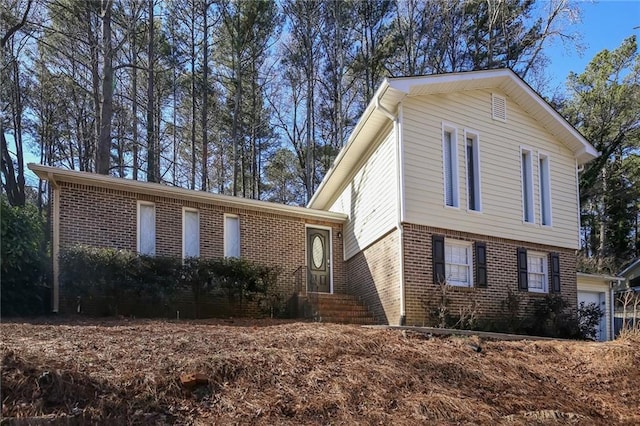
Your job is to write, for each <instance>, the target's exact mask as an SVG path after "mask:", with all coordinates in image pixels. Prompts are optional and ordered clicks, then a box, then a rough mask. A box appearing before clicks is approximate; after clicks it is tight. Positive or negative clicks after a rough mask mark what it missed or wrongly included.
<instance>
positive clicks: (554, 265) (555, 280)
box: [549, 253, 560, 293]
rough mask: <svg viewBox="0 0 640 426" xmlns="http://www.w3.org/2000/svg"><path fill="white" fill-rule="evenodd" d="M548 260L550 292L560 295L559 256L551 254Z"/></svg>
mask: <svg viewBox="0 0 640 426" xmlns="http://www.w3.org/2000/svg"><path fill="white" fill-rule="evenodd" d="M549 258H550V261H551V262H550V263H551V291H552V292H553V293H560V255H559V254H558V253H551V254H550V255H549Z"/></svg>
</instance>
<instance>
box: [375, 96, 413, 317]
mask: <svg viewBox="0 0 640 426" xmlns="http://www.w3.org/2000/svg"><path fill="white" fill-rule="evenodd" d="M376 109H378V110H379V111H380V112H382V113H383V114H384V115H385V116H386V117H387V118H388V119H389V120H391V121H393V132H394V137H395V142H396V143H395V146H396V152H395V154H396V172H397V176H398V179H397V191H396V192H397V198H396V207H397V212H396V219H397V223H396V229H397V230H398V263H399V265H398V268H399V271H398V274H399V281H400V288H399V290H400V318H399V319H398V324H399V325H405V323H406V318H407V314H406V304H405V294H404V293H405V292H404V229H403V227H402V220H403V217H404V214H403V213H404V197H403V194H404V185H403V177H404V173H403V170H402V165H403V159H402V146H401V144H402V137H401V136H402V103H399V104H398V115H394V114H392V113H391V111H389V110H388V109H386V108H385V107H384V106H382V104H381V103H380V97H379V96H377V97H376Z"/></svg>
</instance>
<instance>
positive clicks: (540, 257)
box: [518, 248, 560, 293]
mask: <svg viewBox="0 0 640 426" xmlns="http://www.w3.org/2000/svg"><path fill="white" fill-rule="evenodd" d="M548 257H549V258H550V259H551V267H552V271H551V275H552V279H553V288H552V289H551V290H552V291H553V292H560V261H559V256H558V254H557V253H551V254H550V255H549V256H548ZM548 257H547V254H545V253H537V252H527V250H526V249H525V248H518V288H519V289H520V290H523V291H530V292H534V293H547V292H548V291H549V270H548V268H549V261H548Z"/></svg>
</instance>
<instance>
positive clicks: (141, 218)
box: [137, 201, 156, 256]
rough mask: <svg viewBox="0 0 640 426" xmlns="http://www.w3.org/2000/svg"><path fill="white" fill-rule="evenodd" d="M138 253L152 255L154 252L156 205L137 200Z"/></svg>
mask: <svg viewBox="0 0 640 426" xmlns="http://www.w3.org/2000/svg"><path fill="white" fill-rule="evenodd" d="M137 222H138V226H137V229H138V232H137V233H138V238H137V240H138V241H137V245H138V253H140V254H146V255H149V256H154V255H155V254H156V206H155V204H153V203H148V202H144V201H138V220H137Z"/></svg>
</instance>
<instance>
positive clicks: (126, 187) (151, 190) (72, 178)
mask: <svg viewBox="0 0 640 426" xmlns="http://www.w3.org/2000/svg"><path fill="white" fill-rule="evenodd" d="M28 167H29V169H30V170H32V171H33V172H34V173H35V174H36V175H37V176H38V177H39V178H40V179H43V180H47V181H51V182H55V183H57V184H59V183H60V182H69V183H78V184H84V185H92V186H97V187H104V188H111V189H119V190H123V191H129V192H139V193H144V194H150V195H158V196H163V197H167V196H172V197H175V198H179V199H188V200H192V201H197V202H202V203H207V204H220V205H226V206H229V207H235V208H241V209H246V210H254V211H255V210H257V211H265V212H269V213H273V214H280V215H287V216H295V217H303V218H308V219H315V220H326V221H330V222H336V223H344V222H345V221H346V219H347V216H346V215H344V214H342V213H335V212H328V211H324V210H316V209H310V208H306V207H297V206H289V205H286V204H278V203H272V202H268V201H262V200H252V199H247V198H240V197H233V196H229V195H222V194H214V193H211V192H203V191H194V190H189V189H185V188H179V187H174V186H166V185H162V184H159V183H151V182H142V181H136V180H131V179H122V178H117V177H113V176H106V175H100V174H95V173H87V172H79V171H74V170H65V169H60V168H56V167H50V166H43V165H40V164H33V163H30V164H28Z"/></svg>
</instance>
